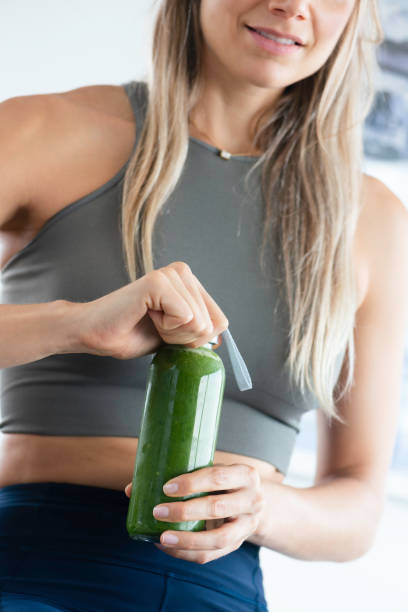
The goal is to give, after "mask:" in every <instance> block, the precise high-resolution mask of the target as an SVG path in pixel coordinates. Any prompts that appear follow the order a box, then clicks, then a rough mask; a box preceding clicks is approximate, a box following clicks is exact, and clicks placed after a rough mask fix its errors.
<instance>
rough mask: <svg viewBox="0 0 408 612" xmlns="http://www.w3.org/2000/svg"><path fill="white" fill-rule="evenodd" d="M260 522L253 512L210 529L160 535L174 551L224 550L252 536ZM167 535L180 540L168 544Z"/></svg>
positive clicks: (162, 540) (166, 532) (161, 540)
mask: <svg viewBox="0 0 408 612" xmlns="http://www.w3.org/2000/svg"><path fill="white" fill-rule="evenodd" d="M258 522H259V521H258V517H256V516H255V515H253V514H241V515H240V516H237V517H236V518H235V519H234V520H233V521H230V522H228V523H224V524H223V525H222V526H221V527H218V528H217V529H210V530H209V531H164V532H163V533H162V534H161V536H160V544H162V545H163V546H165V547H166V548H170V549H171V550H173V551H174V550H177V551H208V550H209V551H216V550H217V551H219V550H224V549H228V548H232V547H233V546H235V545H236V544H237V543H238V542H242V541H243V540H245V539H246V538H248V537H250V535H251V534H252V533H254V531H255V529H256V528H257V526H258ZM166 535H172V536H175V537H177V538H178V542H175V543H173V544H170V543H169V544H167V543H166Z"/></svg>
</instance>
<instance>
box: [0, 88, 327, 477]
mask: <svg viewBox="0 0 408 612" xmlns="http://www.w3.org/2000/svg"><path fill="white" fill-rule="evenodd" d="M123 87H124V88H125V90H126V92H127V94H128V96H129V99H130V102H131V104H132V108H133V111H134V113H135V117H136V126H137V136H136V141H135V146H136V142H137V137H138V135H139V134H140V128H141V126H142V123H143V119H144V110H145V105H146V100H147V95H148V91H147V87H146V85H145V83H143V82H136V81H130V82H128V83H124V84H123ZM218 153H219V152H218V150H217V149H216V148H215V147H212V146H210V145H208V144H206V143H204V142H201V141H199V140H197V139H195V138H190V141H189V151H188V158H187V161H186V164H185V167H184V171H183V174H182V176H181V179H180V181H179V183H178V185H177V187H176V189H175V191H174V192H173V194H172V195H171V196H170V197H169V199H168V201H167V202H166V205H165V207H164V210H163V211H162V213H161V214H160V215H159V217H158V220H157V223H156V227H155V231H154V241H153V244H154V258H155V259H154V261H155V267H156V268H159V267H162V266H165V265H167V264H169V263H171V262H173V261H177V260H181V261H185V262H187V263H188V264H189V265H190V267H191V269H192V271H193V273H194V274H195V275H196V276H197V277H198V278H199V279H200V281H201V282H202V283H203V285H204V287H205V288H206V290H207V291H208V292H209V293H210V295H211V296H212V297H213V298H214V299H215V300H216V302H217V303H218V304H219V306H220V307H221V308H222V310H223V311H224V312H225V314H226V316H227V317H228V320H229V323H230V329H231V332H232V333H233V335H234V338H235V339H236V342H237V345H238V347H239V349H240V351H241V353H242V355H243V357H244V359H245V361H246V364H247V366H248V369H249V372H250V374H251V377H252V382H253V388H252V389H251V390H248V391H244V392H240V391H239V389H238V388H237V386H236V383H235V379H234V376H233V372H232V369H231V364H230V362H229V358H228V355H227V352H226V348H225V346H223V345H221V347H220V348H219V349H217V352H218V354H219V355H220V356H221V358H222V359H223V361H224V364H225V369H226V383H225V392H224V401H223V407H222V414H221V420H220V429H219V435H218V440H217V445H216V448H217V450H223V451H228V452H234V453H239V454H243V455H247V456H252V457H256V458H258V459H263V460H264V461H268V462H270V463H272V464H273V465H275V466H276V467H277V468H278V469H279V470H280V471H281V472H282V473H283V474H286V473H287V469H288V466H289V462H290V458H291V455H292V451H293V448H294V445H295V442H296V435H297V434H298V432H299V424H300V420H301V417H302V414H303V413H305V412H306V411H308V410H311V409H314V408H317V402H316V398H315V397H314V396H312V395H311V394H308V395H305V396H302V395H301V393H300V392H299V390H298V389H296V388H293V386H291V385H290V384H289V379H288V374H287V372H286V371H284V369H283V363H284V357H285V354H286V350H287V346H288V340H287V329H288V321H287V311H286V309H285V308H282V306H280V307H279V308H278V307H277V304H278V300H277V297H278V293H277V291H278V290H277V285H276V283H275V281H274V276H273V272H274V269H276V266H277V262H276V259H274V258H273V253H272V252H271V254H270V269H271V273H270V277H269V278H268V276H267V275H265V274H262V273H261V270H260V266H259V262H258V259H259V258H258V249H259V245H260V241H261V231H262V219H263V200H262V196H261V192H260V189H259V190H258V191H257V190H256V189H254V190H252V195H251V197H248V195H247V194H245V190H244V186H243V179H244V176H245V173H246V172H247V170H248V169H249V168H250V166H251V165H252V164H254V163H255V158H252V157H245V156H234V157H233V158H231V159H230V160H225V159H223V158H222V157H220V156H219V154H218ZM128 161H129V160H128ZM127 164H128V162H127V163H126V164H125V165H124V166H123V167H122V168H121V169H120V170H119V171H118V172H117V174H116V175H115V176H113V177H112V178H111V179H110V180H108V181H107V182H106V183H105V184H104V185H102V186H101V187H99V188H98V189H96V190H95V191H93V192H92V193H90V194H88V195H86V196H85V197H83V198H80V199H79V200H76V201H75V202H72V203H70V204H68V205H67V206H65V207H64V208H63V209H62V210H61V211H59V212H57V213H56V214H55V215H53V216H52V217H51V218H50V219H49V220H48V221H47V222H46V223H45V224H44V225H43V227H42V228H41V229H40V231H39V232H38V234H37V235H36V236H35V237H34V238H33V239H32V240H31V241H30V242H29V243H28V244H27V245H26V246H25V247H24V248H23V249H22V250H21V251H19V252H18V253H16V254H15V255H14V256H13V257H12V258H11V259H10V260H9V261H8V262H7V264H6V265H5V267H4V268H3V270H2V274H1V280H2V302H3V303H9V304H29V303H40V302H48V301H52V300H57V299H66V300H70V301H78V302H85V301H90V300H94V299H96V298H98V297H101V296H103V295H105V294H107V293H109V292H111V291H114V290H115V289H118V288H119V287H121V286H123V285H125V284H127V283H128V282H129V281H128V277H127V275H126V272H125V267H124V261H123V257H122V251H121V239H120V205H121V194H122V187H123V177H124V174H125V170H126V167H127ZM255 177H258V178H257V179H256V181H257V183H259V185H260V170H259V172H258V174H255ZM280 303H281V302H280ZM151 359H152V355H147V356H144V357H141V358H137V359H130V360H125V361H123V360H117V359H114V358H111V357H98V356H94V355H90V354H63V355H51V356H49V357H46V358H44V359H40V360H38V361H35V362H32V363H28V364H24V365H21V366H17V367H11V368H6V369H3V370H2V372H1V417H2V418H1V423H0V429H1V430H2V431H3V432H5V433H11V432H18V433H33V434H41V435H75V436H80V435H84V436H138V435H139V431H140V421H141V415H142V411H143V405H144V395H145V385H146V380H147V370H148V366H149V364H150V361H151Z"/></svg>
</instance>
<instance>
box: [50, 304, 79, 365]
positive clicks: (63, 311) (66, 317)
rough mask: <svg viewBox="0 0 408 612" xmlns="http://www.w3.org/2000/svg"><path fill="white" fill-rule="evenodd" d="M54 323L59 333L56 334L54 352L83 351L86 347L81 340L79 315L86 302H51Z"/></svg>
mask: <svg viewBox="0 0 408 612" xmlns="http://www.w3.org/2000/svg"><path fill="white" fill-rule="evenodd" d="M53 306H54V315H55V321H54V323H55V325H56V326H58V329H59V333H57V334H56V336H55V337H56V338H57V339H58V341H57V347H56V348H55V350H53V351H52V352H53V353H55V354H60V355H62V354H66V353H85V352H86V347H85V346H84V344H83V342H82V340H81V324H80V321H81V315H82V313H83V311H84V308H85V306H86V303H81V302H70V301H69V300H56V301H54V302H53Z"/></svg>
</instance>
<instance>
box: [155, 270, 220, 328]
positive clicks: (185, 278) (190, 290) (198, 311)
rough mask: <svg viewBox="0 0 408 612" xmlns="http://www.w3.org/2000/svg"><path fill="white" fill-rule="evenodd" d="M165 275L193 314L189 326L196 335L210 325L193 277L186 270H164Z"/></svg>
mask: <svg viewBox="0 0 408 612" xmlns="http://www.w3.org/2000/svg"><path fill="white" fill-rule="evenodd" d="M166 274H167V275H168V278H169V280H170V282H171V284H172V285H173V287H174V288H175V289H176V291H178V293H179V294H180V295H181V296H182V297H183V298H184V299H185V301H186V302H187V303H188V305H189V306H190V309H191V311H192V312H193V314H194V318H193V319H192V320H191V321H189V326H192V325H194V329H195V330H196V331H197V333H200V332H201V331H202V330H204V329H205V328H206V327H208V326H209V325H210V324H211V321H210V318H209V315H208V312H207V308H206V306H205V303H204V300H203V299H202V298H201V295H199V291H198V289H197V288H196V286H195V285H196V283H195V282H194V275H193V274H192V272H189V271H187V270H184V271H183V272H181V271H180V270H176V269H174V268H173V267H169V268H168V269H166Z"/></svg>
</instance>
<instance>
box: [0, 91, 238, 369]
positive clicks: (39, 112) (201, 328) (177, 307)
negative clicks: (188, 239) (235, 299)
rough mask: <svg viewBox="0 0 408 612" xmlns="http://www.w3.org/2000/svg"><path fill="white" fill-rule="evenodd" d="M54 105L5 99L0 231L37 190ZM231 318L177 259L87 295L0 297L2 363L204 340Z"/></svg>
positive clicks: (124, 355) (0, 111)
mask: <svg viewBox="0 0 408 612" xmlns="http://www.w3.org/2000/svg"><path fill="white" fill-rule="evenodd" d="M53 112H54V105H53V103H52V99H50V98H49V97H47V96H32V97H30V96H26V97H25V98H13V99H10V100H6V102H3V103H2V104H0V232H1V230H2V229H4V228H5V226H6V224H7V222H8V221H9V220H10V219H12V218H13V216H14V215H15V213H16V212H17V211H18V209H19V208H20V207H24V206H25V205H26V204H27V203H28V202H30V201H31V198H32V196H33V193H34V192H35V185H36V183H38V177H39V176H41V165H42V164H43V156H42V155H39V152H38V143H39V142H40V143H41V142H43V141H44V139H45V136H44V134H46V133H48V132H49V129H48V127H49V126H48V125H47V117H48V116H49V115H52V114H53ZM51 131H52V130H51ZM186 317H187V320H186ZM227 326H228V322H227V320H226V318H225V316H224V314H223V313H222V311H221V310H220V308H219V307H218V305H217V304H216V303H215V301H214V300H213V299H212V298H211V296H210V295H209V294H208V293H207V292H206V290H205V288H204V287H203V286H202V285H201V283H200V282H199V280H198V279H197V278H196V277H195V276H194V274H193V272H192V271H191V270H190V268H189V266H188V265H187V264H185V263H184V262H173V263H172V264H169V265H168V266H165V267H164V268H161V269H160V270H154V271H152V272H151V273H150V274H146V275H145V276H143V277H142V278H139V279H138V280H136V281H134V282H132V283H129V284H128V285H125V286H124V287H121V288H120V289H117V290H116V291H113V292H111V293H109V294H107V295H105V296H102V297H101V298H98V299H96V300H93V301H90V302H86V303H74V302H70V301H68V300H55V301H52V302H47V303H41V304H2V305H0V367H2V368H5V367H11V366H16V365H22V364H24V363H28V362H32V361H36V360H38V359H42V358H44V357H47V356H49V355H52V354H58V353H90V354H94V355H97V356H110V357H115V358H117V359H131V358H134V357H139V356H142V355H146V354H149V353H151V352H153V351H155V350H156V349H157V348H158V347H159V346H160V344H162V343H163V341H165V342H168V343H176V344H177V343H181V344H186V345H187V346H189V345H190V346H192V347H194V346H200V345H201V344H204V343H205V342H207V341H208V340H209V339H210V338H212V337H213V336H215V335H216V334H218V333H220V332H221V331H222V330H223V329H225V328H226V327H227ZM188 343H190V344H188Z"/></svg>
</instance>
